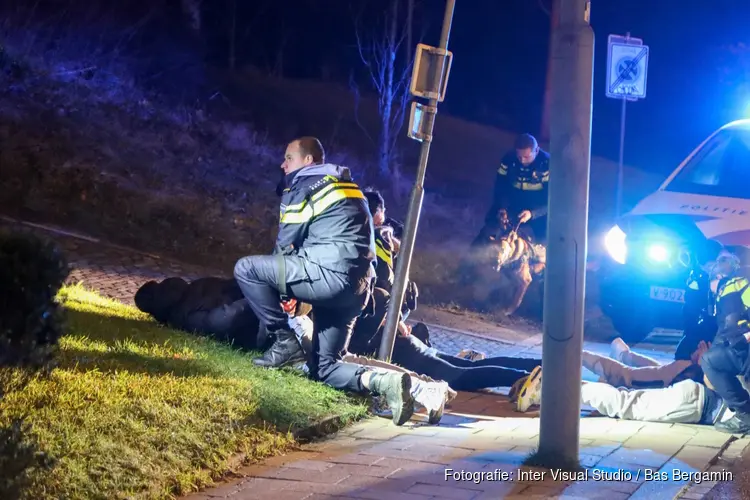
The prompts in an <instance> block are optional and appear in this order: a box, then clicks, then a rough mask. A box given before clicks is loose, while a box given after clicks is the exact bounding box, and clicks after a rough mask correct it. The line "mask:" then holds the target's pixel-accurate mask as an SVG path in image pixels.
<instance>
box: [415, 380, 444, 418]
mask: <svg viewBox="0 0 750 500" xmlns="http://www.w3.org/2000/svg"><path fill="white" fill-rule="evenodd" d="M449 391H450V388H449V387H448V383H447V382H424V381H422V380H419V379H417V378H414V377H412V396H414V401H415V402H416V403H417V404H419V405H420V406H421V407H423V408H424V409H425V411H427V422H428V423H429V424H430V425H437V424H439V423H440V419H441V418H443V412H444V411H445V403H446V401H447V400H448V396H449V394H450V393H449Z"/></svg>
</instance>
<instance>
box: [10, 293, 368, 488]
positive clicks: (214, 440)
mask: <svg viewBox="0 0 750 500" xmlns="http://www.w3.org/2000/svg"><path fill="white" fill-rule="evenodd" d="M59 299H60V300H61V302H62V303H63V304H64V306H65V309H66V310H67V313H68V327H67V330H66V331H67V332H68V334H67V335H66V336H65V337H63V338H62V339H61V342H60V353H59V364H58V368H57V369H56V370H54V371H53V372H52V374H51V375H50V376H48V377H38V378H36V379H34V380H33V381H32V382H31V383H30V384H29V385H28V386H27V387H26V388H25V389H24V390H22V391H19V392H15V393H11V394H9V395H8V396H7V397H6V398H5V399H4V400H3V401H2V402H1V403H0V423H7V422H9V421H10V420H11V419H12V418H13V417H16V416H20V415H28V417H27V418H28V422H29V423H30V424H31V425H32V431H33V435H34V436H35V437H36V439H38V441H39V443H40V446H41V449H42V451H45V452H47V453H49V454H50V455H51V456H52V457H53V458H54V459H55V460H56V465H55V467H54V468H53V469H52V470H51V471H49V472H47V473H45V474H43V475H42V474H39V475H37V476H36V477H33V486H32V488H31V490H30V491H28V497H29V498H35V499H48V498H49V499H51V498H69V499H78V498H81V499H83V498H86V499H124V498H128V499H130V498H155V499H163V498H173V497H174V496H175V495H178V494H184V493H186V492H189V491H193V490H195V489H197V488H199V487H201V486H205V485H208V484H211V481H212V478H216V477H218V476H220V475H221V474H223V473H225V472H227V469H228V464H229V459H230V458H231V457H233V456H235V455H236V454H237V453H241V454H244V455H245V456H246V457H247V460H248V461H249V460H255V459H261V458H264V457H268V456H272V455H275V454H279V453H282V452H284V451H286V450H288V449H289V448H290V447H292V446H293V445H294V438H293V436H292V432H294V431H298V430H300V429H304V428H306V427H308V426H310V425H312V424H315V423H316V422H319V421H321V420H323V419H326V418H328V417H331V416H339V422H341V423H342V424H343V423H346V422H350V421H352V420H355V419H357V418H360V417H362V416H364V415H365V414H366V411H367V410H366V406H365V405H364V404H363V402H362V401H360V400H357V399H353V398H351V397H348V396H346V395H345V394H343V393H341V392H338V391H335V390H333V389H330V388H328V387H325V386H323V385H321V384H318V383H315V382H312V381H310V380H307V379H305V378H303V377H302V376H300V375H298V374H296V373H294V372H291V371H273V370H264V369H260V368H256V367H254V366H253V365H252V364H251V363H250V362H249V361H250V355H249V354H245V353H241V352H238V351H235V350H232V349H231V348H230V347H228V346H224V345H221V344H219V343H216V342H214V341H211V340H208V339H204V338H200V337H196V336H192V335H188V334H185V333H181V332H177V331H174V330H170V329H167V328H163V327H160V326H159V325H157V324H156V323H154V322H153V321H151V320H150V319H149V318H148V317H147V316H145V315H143V314H142V313H140V312H139V311H138V310H136V309H135V308H133V307H129V306H125V305H123V304H121V303H119V302H116V301H112V300H109V299H105V298H103V297H101V296H99V295H97V294H95V293H93V292H89V291H86V290H84V289H83V288H80V287H69V288H65V289H63V290H62V291H61V292H60V295H59Z"/></svg>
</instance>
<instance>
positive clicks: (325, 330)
mask: <svg viewBox="0 0 750 500" xmlns="http://www.w3.org/2000/svg"><path fill="white" fill-rule="evenodd" d="M281 168H282V170H283V171H284V174H285V179H284V186H283V188H282V190H281V191H282V197H281V213H280V223H279V233H278V236H277V239H276V247H275V249H274V253H273V255H254V256H250V257H244V258H242V259H240V260H239V261H238V262H237V264H236V265H235V268H234V276H235V279H236V280H237V283H238V284H239V286H240V288H241V289H242V292H243V294H244V296H245V297H246V298H247V300H248V302H249V303H250V307H251V308H252V309H253V311H254V312H255V314H256V315H257V316H258V318H259V320H260V323H261V325H263V326H264V327H265V328H266V330H267V332H268V333H269V334H270V335H275V337H276V341H275V343H274V344H273V346H272V347H271V348H270V349H269V350H268V351H267V352H266V353H265V355H264V356H263V357H262V358H260V359H257V360H254V363H255V364H257V365H260V366H266V367H279V366H284V365H287V364H290V363H291V362H293V360H295V358H297V359H299V357H300V356H301V353H302V349H301V346H300V345H299V342H298V340H297V338H296V335H295V334H294V331H293V330H292V329H291V328H290V327H289V324H288V317H287V315H286V313H285V312H284V310H283V309H282V302H284V301H286V300H288V299H292V298H293V299H297V300H298V301H301V302H306V303H309V304H310V305H312V308H313V318H314V323H315V328H314V333H313V341H312V352H311V355H310V359H309V360H308V366H309V369H310V375H311V376H312V377H313V378H315V379H317V380H320V381H322V382H324V383H326V384H328V385H330V386H332V387H334V388H337V389H347V390H351V391H355V392H364V391H366V390H368V391H369V392H371V393H373V394H376V395H379V396H383V397H384V398H385V400H386V401H387V404H388V406H389V407H390V408H391V411H392V414H393V421H394V423H395V424H396V425H402V424H403V423H404V422H406V421H407V420H409V418H411V415H412V413H413V412H414V399H413V397H412V396H411V379H410V377H409V376H408V375H406V374H403V373H394V372H390V373H377V372H372V371H367V369H366V368H365V367H363V366H360V365H355V364H349V363H343V362H342V361H341V356H342V353H343V352H344V351H345V348H346V343H347V340H348V337H349V335H350V333H351V330H352V327H353V325H354V322H355V320H356V318H357V317H358V316H359V315H360V314H361V313H362V311H363V309H364V307H365V304H366V303H367V301H368V297H369V295H370V290H371V281H372V279H373V277H374V269H373V261H374V260H375V241H374V237H373V225H372V216H371V215H370V212H369V210H368V208H367V202H366V200H365V197H364V194H362V191H361V190H360V189H359V187H358V186H357V184H355V183H354V182H353V181H352V179H351V175H350V172H349V169H347V168H344V167H339V166H335V165H331V164H326V163H325V153H324V151H323V147H322V145H321V144H320V141H319V140H318V139H316V138H314V137H302V138H300V139H297V140H295V141H292V142H291V143H289V145H288V146H287V148H286V152H285V157H284V163H283V164H282V166H281Z"/></svg>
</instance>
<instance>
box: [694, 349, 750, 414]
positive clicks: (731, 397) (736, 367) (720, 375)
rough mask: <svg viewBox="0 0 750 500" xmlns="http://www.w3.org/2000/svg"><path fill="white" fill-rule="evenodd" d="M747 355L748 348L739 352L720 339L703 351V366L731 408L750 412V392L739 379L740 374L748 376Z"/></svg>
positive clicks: (717, 390) (712, 383)
mask: <svg viewBox="0 0 750 500" xmlns="http://www.w3.org/2000/svg"><path fill="white" fill-rule="evenodd" d="M717 340H718V339H717ZM747 357H748V351H747V350H745V352H744V353H742V352H738V351H736V350H735V349H733V348H732V347H730V346H729V345H727V344H726V343H724V342H723V341H720V340H718V341H717V342H715V343H714V344H712V345H711V347H710V348H709V349H708V351H706V352H705V353H703V356H702V357H701V368H703V373H705V374H706V377H708V380H709V382H711V385H713V386H714V389H715V390H716V392H717V393H718V394H719V396H721V397H722V398H723V399H724V401H725V402H726V404H727V406H728V407H729V409H731V410H732V411H735V412H741V413H746V414H750V394H748V392H747V390H745V388H744V387H743V386H742V384H741V383H740V381H739V380H738V379H737V376H738V375H743V376H745V377H747V373H746V365H747V363H746V362H747Z"/></svg>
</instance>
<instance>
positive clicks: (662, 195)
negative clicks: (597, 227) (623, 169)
mask: <svg viewBox="0 0 750 500" xmlns="http://www.w3.org/2000/svg"><path fill="white" fill-rule="evenodd" d="M638 220H649V221H650V222H653V223H656V224H657V225H659V226H663V227H667V228H671V230H672V231H674V232H678V233H679V232H682V231H685V230H687V231H688V232H689V233H694V232H695V231H696V230H697V231H699V232H700V234H701V235H702V236H703V237H705V238H708V239H711V240H715V241H717V242H719V243H721V244H723V245H742V246H747V247H750V199H740V198H724V197H717V196H705V195H697V194H688V193H680V192H674V191H657V192H655V193H653V194H651V195H649V196H647V197H646V198H644V199H643V200H642V201H641V202H640V203H638V205H636V206H635V208H633V210H632V211H631V212H629V213H628V214H627V215H626V216H625V217H624V218H623V223H624V224H626V225H630V224H633V223H636V224H637V222H636V221H638ZM623 230H625V232H627V230H626V229H625V227H623Z"/></svg>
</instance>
